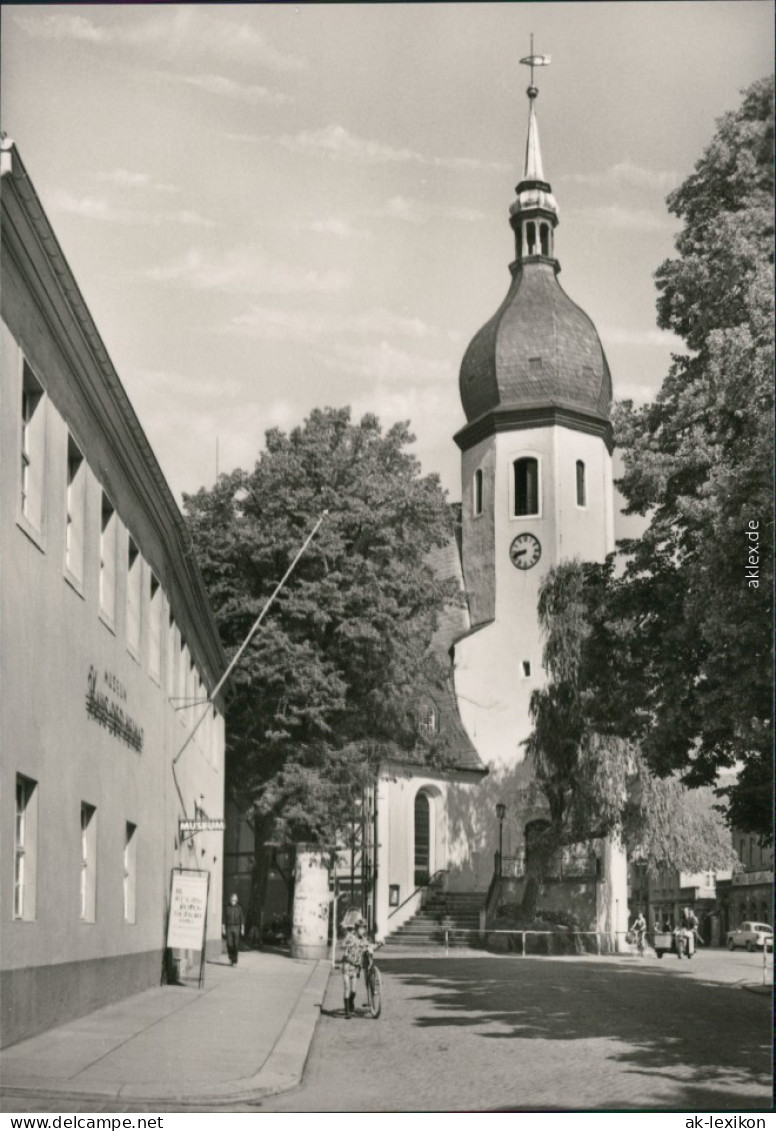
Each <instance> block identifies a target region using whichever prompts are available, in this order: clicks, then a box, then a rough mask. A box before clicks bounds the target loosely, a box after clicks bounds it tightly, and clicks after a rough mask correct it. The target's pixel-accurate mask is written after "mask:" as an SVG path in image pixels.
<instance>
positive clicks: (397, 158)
mask: <svg viewBox="0 0 776 1131" xmlns="http://www.w3.org/2000/svg"><path fill="white" fill-rule="evenodd" d="M227 137H228V138H230V139H231V140H232V141H258V142H274V143H275V144H277V145H281V146H282V147H283V148H284V149H288V150H289V151H290V152H292V153H304V154H310V153H313V154H318V155H322V156H324V157H328V158H329V159H330V160H332V161H351V162H355V163H358V164H362V165H387V164H406V163H410V164H416V165H428V166H432V167H433V168H436V169H449V170H452V171H454V172H480V171H482V170H488V171H494V170H497V171H502V170H505V169H509V168H510V166H509V165H503V164H500V163H499V162H496V161H480V160H479V159H477V158H474V157H434V156H428V155H426V154H424V153H419V152H418V151H417V150H415V149H407V148H396V147H395V146H392V145H386V144H385V143H384V142H381V141H375V140H372V139H369V138H363V137H358V136H357V135H356V134H352V133H350V131H349V130H346V129H345V127H344V126H338V125H334V124H332V125H329V126H324V127H323V128H322V129H320V130H302V131H301V132H300V133H297V134H282V135H280V136H279V137H271V136H270V135H268V134H264V135H262V134H227Z"/></svg>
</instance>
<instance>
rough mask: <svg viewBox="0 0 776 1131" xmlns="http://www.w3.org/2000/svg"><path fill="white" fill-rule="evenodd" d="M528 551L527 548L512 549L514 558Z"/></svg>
mask: <svg viewBox="0 0 776 1131" xmlns="http://www.w3.org/2000/svg"><path fill="white" fill-rule="evenodd" d="M527 553H528V551H527V550H525V549H523V550H513V551H512V557H513V558H522V556H523V554H527Z"/></svg>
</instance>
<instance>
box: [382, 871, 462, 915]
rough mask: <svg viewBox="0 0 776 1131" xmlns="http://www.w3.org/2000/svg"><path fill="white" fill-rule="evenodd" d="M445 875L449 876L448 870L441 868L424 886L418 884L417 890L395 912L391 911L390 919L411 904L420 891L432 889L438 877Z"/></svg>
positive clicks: (395, 908)
mask: <svg viewBox="0 0 776 1131" xmlns="http://www.w3.org/2000/svg"><path fill="white" fill-rule="evenodd" d="M445 875H447V868H440V869H439V870H438V871H437V872H434V874H433V876H429V878H428V879H427V880H426V882H425V883H424V884H418V886H417V887H416V888H415V890H414V891H411V892H410V894H409V895H408V896H407V898H406V899H403V900H402V901H401V903H400V904H399V906H398V907H394V909H393V911H391V912H390V914H389V915H388V918H389V919H392V918H393V917H394V915H395V914H396V912H397V911H401V909H402V907H404V905H405V903H409V901H410V900H411V899H412V897H413V896H414V895H417V894H418V892H419V891H423V888H428V887H431V885H432V884H433V882H434V880H435V879H436V878H437V876H445Z"/></svg>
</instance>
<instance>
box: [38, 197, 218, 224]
mask: <svg viewBox="0 0 776 1131" xmlns="http://www.w3.org/2000/svg"><path fill="white" fill-rule="evenodd" d="M51 210H52V212H58V213H60V214H67V215H70V216H80V217H81V218H82V219H84V220H102V221H105V222H106V223H110V224H141V225H146V226H150V227H161V226H162V225H163V224H182V225H183V226H184V227H187V228H213V227H215V222H214V221H213V220H208V219H207V218H206V217H204V216H200V214H199V213H198V212H195V211H194V210H193V209H190V208H179V209H176V210H173V211H162V212H159V211H151V210H150V209H138V208H118V207H116V206H115V205H113V204H109V203H108V201H106V200H101V199H98V198H96V197H90V196H80V197H78V196H73V195H71V194H70V193H68V192H56V193H54V195H53V197H52V199H51Z"/></svg>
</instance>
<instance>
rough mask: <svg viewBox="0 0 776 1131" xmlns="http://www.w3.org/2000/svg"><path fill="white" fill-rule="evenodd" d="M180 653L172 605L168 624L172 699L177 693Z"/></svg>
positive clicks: (169, 678) (168, 675)
mask: <svg viewBox="0 0 776 1131" xmlns="http://www.w3.org/2000/svg"><path fill="white" fill-rule="evenodd" d="M177 655H178V640H177V630H176V628H175V618H174V616H173V615H172V606H171V607H170V611H169V616H168V626H167V694H168V696H169V697H170V699H174V698H175V694H176V691H175V689H176V687H177V684H176V678H177V668H176V666H175V662H176V658H177Z"/></svg>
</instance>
